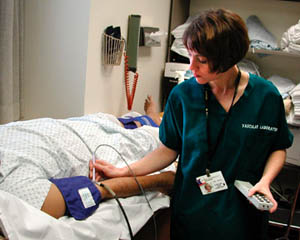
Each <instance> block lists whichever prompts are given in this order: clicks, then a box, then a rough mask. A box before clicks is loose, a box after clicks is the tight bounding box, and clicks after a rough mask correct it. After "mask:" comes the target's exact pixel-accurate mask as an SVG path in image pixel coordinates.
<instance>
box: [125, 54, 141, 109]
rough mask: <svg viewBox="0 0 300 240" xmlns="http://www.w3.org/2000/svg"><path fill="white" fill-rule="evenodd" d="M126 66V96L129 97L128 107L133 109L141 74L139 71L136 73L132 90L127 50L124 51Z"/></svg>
mask: <svg viewBox="0 0 300 240" xmlns="http://www.w3.org/2000/svg"><path fill="white" fill-rule="evenodd" d="M124 67H125V90H126V98H127V108H128V110H131V109H132V104H133V99H134V94H135V90H136V85H137V81H138V78H139V74H138V73H137V72H136V73H135V74H134V79H133V84H132V90H131V92H130V81H129V68H128V56H127V54H126V52H124Z"/></svg>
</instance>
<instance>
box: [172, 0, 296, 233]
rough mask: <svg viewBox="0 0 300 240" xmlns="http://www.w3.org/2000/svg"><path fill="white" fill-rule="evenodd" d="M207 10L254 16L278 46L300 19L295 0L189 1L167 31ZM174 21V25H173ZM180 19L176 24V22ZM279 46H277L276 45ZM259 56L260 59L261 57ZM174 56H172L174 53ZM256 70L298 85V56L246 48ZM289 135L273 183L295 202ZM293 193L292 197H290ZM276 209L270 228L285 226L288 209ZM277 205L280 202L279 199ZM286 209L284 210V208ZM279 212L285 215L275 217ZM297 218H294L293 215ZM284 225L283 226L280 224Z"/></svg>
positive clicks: (176, 0) (293, 155) (175, 0)
mask: <svg viewBox="0 0 300 240" xmlns="http://www.w3.org/2000/svg"><path fill="white" fill-rule="evenodd" d="M172 4H173V8H175V9H177V8H176V7H174V5H176V4H177V6H178V5H180V4H181V5H182V1H180V0H173V1H172ZM210 8H227V9H231V10H232V11H234V12H237V13H238V14H239V15H240V16H241V17H242V18H243V19H244V20H245V21H246V19H247V18H248V17H249V16H251V15H256V16H258V18H259V19H260V20H261V22H262V23H263V25H264V27H265V28H266V29H267V30H268V31H269V32H271V33H272V34H273V35H274V36H275V38H276V39H277V41H278V43H280V40H281V38H282V34H283V33H284V32H285V31H287V30H288V28H289V27H291V26H293V25H295V24H297V23H298V21H299V19H300V2H299V1H280V0H252V1H247V0H240V1H235V0H227V1H221V0H190V4H189V6H185V8H184V11H183V12H182V13H180V12H178V11H172V9H171V18H170V20H171V23H170V29H171V30H173V29H174V28H175V27H176V26H178V25H179V24H183V23H184V22H185V21H186V19H187V17H188V16H194V15H196V14H198V13H199V12H201V11H203V10H206V9H210ZM186 9H189V15H188V16H187V15H186ZM174 19H177V21H176V23H177V25H174V23H175V20H174ZM178 20H180V21H178ZM279 46H280V44H279ZM170 47H171V41H169V46H168V59H167V61H174V59H173V56H174V53H172V52H171V50H170ZM262 55H263V56H262ZM175 57H176V54H175ZM246 57H247V58H248V59H250V60H252V61H253V62H254V63H256V65H257V66H258V67H259V72H260V74H261V75H262V76H263V77H264V78H269V77H271V76H272V75H279V76H281V77H284V78H288V79H290V80H292V81H293V82H294V83H295V84H298V83H300V54H299V55H298V54H292V53H287V52H283V51H269V50H258V49H250V51H249V52H248V54H247V56H246ZM291 130H292V132H293V133H294V135H295V141H294V144H293V146H292V147H291V148H290V149H289V150H288V154H287V156H288V158H287V164H286V166H285V167H284V169H283V171H282V173H281V174H280V175H279V176H278V178H277V179H276V181H275V183H276V184H278V182H280V183H281V186H286V187H287V189H288V190H291V191H292V195H291V196H292V197H293V198H294V199H295V194H296V189H297V187H296V186H297V184H298V183H299V182H300V178H299V166H300V150H299V149H300V147H299V146H300V129H298V128H292V129H291ZM290 181H292V182H293V184H294V185H293V184H292V185H293V187H292V188H290V187H289V184H290ZM293 194H294V195H293ZM289 203H290V206H283V205H284V204H283V205H282V206H280V208H281V209H283V211H281V212H280V211H279V212H278V216H277V215H273V217H274V219H273V220H274V221H272V220H271V221H272V224H274V225H276V224H277V225H278V226H279V225H282V224H283V225H284V224H287V219H288V214H289V210H290V207H291V202H289ZM280 204H282V203H281V199H280ZM299 205H300V204H299V200H298V202H296V210H297V211H298V212H300V206H299ZM285 207H286V208H285ZM281 213H283V215H284V214H285V216H284V217H283V216H279V215H281ZM296 215H297V216H298V217H297V216H296ZM296 215H295V216H296V218H295V219H294V222H293V223H292V224H293V227H295V228H299V229H300V214H296ZM284 222H285V223H284Z"/></svg>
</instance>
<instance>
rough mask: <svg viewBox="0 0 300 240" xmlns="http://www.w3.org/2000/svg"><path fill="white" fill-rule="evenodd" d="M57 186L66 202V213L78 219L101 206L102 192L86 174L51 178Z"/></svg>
mask: <svg viewBox="0 0 300 240" xmlns="http://www.w3.org/2000/svg"><path fill="white" fill-rule="evenodd" d="M49 180H50V181H51V182H52V183H53V184H55V185H56V186H57V188H58V189H59V190H60V192H61V193H62V195H63V198H64V200H65V203H66V215H67V216H72V217H74V218H75V219H76V220H83V219H86V218H87V217H88V216H90V215H91V214H92V213H93V212H94V211H95V210H96V209H97V208H98V206H99V203H100V201H101V193H100V191H99V190H98V188H97V187H96V186H95V185H94V183H93V182H92V181H91V180H90V179H89V178H88V177H85V176H76V177H68V178H59V179H54V178H51V179H49Z"/></svg>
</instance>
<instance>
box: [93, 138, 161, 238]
mask: <svg viewBox="0 0 300 240" xmlns="http://www.w3.org/2000/svg"><path fill="white" fill-rule="evenodd" d="M100 147H109V148H111V149H113V150H114V151H115V152H116V153H117V154H118V155H119V157H120V158H121V159H122V161H123V162H124V163H125V164H126V166H127V168H128V169H129V172H130V174H131V175H132V176H133V178H134V180H135V182H136V183H137V185H138V187H139V189H140V190H141V192H142V194H143V195H144V198H145V199H146V202H147V204H148V206H149V208H150V210H151V211H152V218H153V223H154V234H155V239H157V225H156V219H155V214H154V211H153V208H152V207H151V204H150V202H149V200H148V198H147V196H146V193H145V191H144V189H143V187H142V186H141V184H140V183H139V181H138V180H137V178H136V175H135V173H134V172H133V171H132V169H131V167H130V166H129V164H128V163H127V161H126V160H125V159H124V158H123V157H122V155H121V154H120V152H119V151H118V150H117V149H116V148H114V147H113V146H111V145H109V144H105V143H103V144H99V145H98V146H97V147H96V149H95V151H94V152H93V164H95V159H96V152H97V150H98V149H99V148H100ZM93 172H94V169H93ZM93 178H94V176H93Z"/></svg>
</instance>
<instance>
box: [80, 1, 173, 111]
mask: <svg viewBox="0 0 300 240" xmlns="http://www.w3.org/2000/svg"><path fill="white" fill-rule="evenodd" d="M169 12H170V0H164V1H161V0H152V1H149V0H130V1H123V0H110V1H98V0H92V1H91V14H90V25H89V40H88V58H87V75H86V89H85V104H84V106H85V107H84V110H85V114H87V113H93V112H98V111H101V112H108V113H112V114H115V115H118V116H119V115H121V114H123V113H125V112H127V111H128V110H127V102H126V95H125V87H124V58H122V62H121V64H120V65H119V66H107V65H103V64H102V59H101V54H100V53H101V47H102V45H101V44H102V34H103V31H104V29H105V28H106V27H107V26H110V25H113V26H114V27H116V26H120V27H121V34H122V36H123V37H124V38H125V39H127V26H128V16H129V15H131V14H138V15H141V26H150V27H158V28H159V29H160V31H161V32H162V33H163V35H162V36H161V46H160V47H139V49H138V58H137V72H138V74H139V79H138V84H137V89H136V93H135V98H134V102H133V107H132V110H133V111H137V112H143V109H144V107H143V106H144V99H145V97H146V96H147V94H151V95H153V97H154V99H155V100H156V102H159V99H160V86H161V79H162V76H163V70H164V63H165V59H166V52H167V50H166V49H167V35H166V32H167V31H168V22H169ZM130 80H131V81H132V80H133V75H132V74H130Z"/></svg>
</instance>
